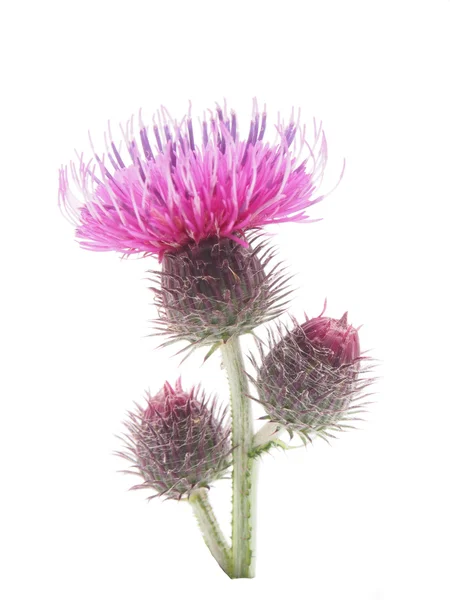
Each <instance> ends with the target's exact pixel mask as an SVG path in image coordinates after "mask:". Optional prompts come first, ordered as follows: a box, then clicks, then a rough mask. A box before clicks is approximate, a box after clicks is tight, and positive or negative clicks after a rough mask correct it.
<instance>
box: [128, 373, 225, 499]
mask: <svg viewBox="0 0 450 600" xmlns="http://www.w3.org/2000/svg"><path fill="white" fill-rule="evenodd" d="M225 419H226V414H225V411H217V410H216V401H215V400H213V402H212V403H211V406H208V404H207V399H206V396H205V393H204V392H201V391H200V390H199V388H193V389H191V391H190V392H185V391H183V389H182V387H181V382H180V380H178V381H177V383H176V385H175V389H173V388H172V387H171V386H170V384H169V383H165V384H164V386H163V388H162V389H161V390H160V391H159V392H158V393H157V394H156V395H155V396H150V395H149V396H148V398H147V406H146V407H145V408H139V410H138V411H137V412H136V413H129V419H128V422H127V423H126V426H127V429H128V431H129V434H128V435H127V436H126V450H127V452H126V453H123V452H122V453H119V454H120V455H121V456H122V457H124V458H126V459H127V460H129V461H131V462H132V463H133V469H132V470H131V471H130V472H132V473H134V474H138V475H140V476H141V477H142V479H143V483H141V484H139V485H136V486H134V487H133V488H132V489H141V488H152V489H154V490H155V492H156V494H155V495H165V496H166V497H168V498H175V499H179V498H181V497H183V496H186V495H189V493H190V492H191V491H192V490H193V489H194V488H199V487H208V486H209V484H210V483H211V482H212V481H214V480H216V479H219V478H220V477H222V476H223V475H224V471H225V470H226V469H227V467H228V466H229V464H230V441H229V435H230V427H229V424H228V422H226V421H225Z"/></svg>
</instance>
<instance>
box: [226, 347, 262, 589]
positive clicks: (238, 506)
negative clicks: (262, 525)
mask: <svg viewBox="0 0 450 600" xmlns="http://www.w3.org/2000/svg"><path fill="white" fill-rule="evenodd" d="M221 349H222V359H223V365H224V367H225V369H226V371H227V375H228V381H229V385H230V395H231V416H232V446H233V511H232V536H231V540H232V541H231V561H232V575H231V576H232V577H235V578H250V577H254V576H255V569H254V540H255V524H254V518H255V512H256V507H255V493H256V480H255V479H256V471H254V469H253V467H254V462H255V461H254V460H253V459H252V458H250V456H249V454H250V452H251V450H252V447H253V423H252V414H251V405H250V399H249V397H248V393H249V388H248V380H247V376H246V374H245V367H244V359H243V356H242V351H241V346H240V343H239V339H238V338H237V337H231V338H229V339H228V340H227V341H226V342H225V343H224V344H222V347H221Z"/></svg>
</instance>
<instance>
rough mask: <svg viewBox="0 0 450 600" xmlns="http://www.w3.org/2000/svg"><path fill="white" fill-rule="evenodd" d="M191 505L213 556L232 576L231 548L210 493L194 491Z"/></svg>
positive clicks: (190, 499)
mask: <svg viewBox="0 0 450 600" xmlns="http://www.w3.org/2000/svg"><path fill="white" fill-rule="evenodd" d="M189 503H190V504H191V506H192V508H193V510H194V514H195V516H196V518H197V522H198V524H199V527H200V529H201V531H202V533H203V538H204V540H205V543H206V545H207V546H208V548H209V550H210V552H211V554H212V555H213V556H214V558H215V559H216V561H217V562H218V563H219V565H220V566H221V567H222V569H223V570H224V571H225V573H227V575H230V570H231V564H230V558H231V557H230V547H229V544H228V542H227V540H226V539H225V536H224V535H223V533H222V530H221V529H220V525H219V523H218V522H217V519H216V517H215V515H214V512H213V509H212V506H211V504H210V503H209V499H208V491H207V490H206V489H205V488H199V489H197V490H194V491H193V492H192V493H191V494H190V496H189Z"/></svg>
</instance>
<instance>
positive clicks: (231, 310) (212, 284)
mask: <svg viewBox="0 0 450 600" xmlns="http://www.w3.org/2000/svg"><path fill="white" fill-rule="evenodd" d="M256 239H257V238H256V237H253V238H252V239H250V240H248V241H247V240H244V238H242V240H241V242H238V241H235V240H232V239H229V238H209V239H207V240H203V241H201V242H200V243H199V244H190V245H187V246H185V247H184V248H183V249H181V250H179V251H176V252H167V253H166V254H164V258H163V261H162V270H161V273H160V274H158V280H159V281H158V283H159V287H158V288H157V289H154V291H155V292H156V299H157V305H158V311H159V317H160V318H159V321H158V322H159V324H160V326H161V328H162V329H163V330H164V331H165V332H166V333H168V334H169V335H171V337H172V339H173V340H174V341H175V340H178V339H185V340H188V341H190V342H192V343H196V344H199V345H206V344H211V343H216V342H221V341H224V340H226V339H228V338H229V337H231V336H232V335H235V334H237V335H240V334H243V333H246V332H248V331H251V330H252V329H253V328H255V327H256V326H257V325H260V324H261V323H263V322H265V321H267V320H269V319H272V318H274V317H276V316H278V314H280V312H281V306H282V305H284V303H280V302H279V301H280V300H281V299H282V298H283V297H284V296H285V295H286V283H287V278H286V277H285V276H284V275H283V274H282V269H280V268H279V265H277V266H276V267H275V268H272V269H271V270H270V271H268V272H267V273H266V271H265V269H266V267H267V265H268V263H269V261H270V260H271V259H272V258H273V252H272V251H271V250H269V249H267V248H266V245H267V242H266V241H262V242H259V243H256V245H255V247H254V248H252V246H251V243H252V242H256ZM244 243H245V244H247V245H244Z"/></svg>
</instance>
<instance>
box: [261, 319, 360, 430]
mask: <svg viewBox="0 0 450 600" xmlns="http://www.w3.org/2000/svg"><path fill="white" fill-rule="evenodd" d="M278 333H279V338H281V339H279V338H278V341H277V339H275V335H273V334H271V336H270V340H269V346H270V351H269V352H268V353H267V355H265V356H264V355H263V351H262V346H260V351H261V359H262V360H261V365H260V366H258V365H257V363H256V361H255V360H254V359H253V364H254V366H255V367H256V369H257V378H256V379H255V384H256V386H257V389H258V393H259V401H260V402H261V404H262V405H263V406H264V408H265V410H266V412H267V414H268V415H269V418H270V420H271V421H273V422H276V423H280V424H282V425H283V426H284V427H285V428H286V429H287V430H288V431H289V432H291V433H292V432H297V433H299V434H300V435H301V436H302V437H306V438H308V437H309V435H310V434H311V433H317V434H321V433H322V432H325V433H326V431H327V430H330V429H337V428H339V429H342V428H344V427H345V422H346V421H349V420H350V419H351V417H352V415H354V414H355V413H356V412H358V411H359V408H360V406H361V405H358V404H357V401H358V400H360V399H361V398H362V394H361V392H362V390H363V389H364V388H365V387H366V386H367V384H368V383H369V382H370V380H369V379H367V378H360V377H359V376H360V374H361V373H362V372H363V371H364V369H361V362H362V361H363V360H365V359H364V358H362V357H361V353H360V346H359V336H358V331H357V330H356V329H355V328H354V327H352V326H351V325H349V324H348V323H347V313H345V314H344V316H343V317H342V318H341V319H339V320H338V319H331V318H328V317H322V316H320V317H317V318H314V319H309V320H307V321H306V323H304V324H303V325H299V324H298V323H297V322H296V321H294V328H293V329H292V330H291V331H285V332H283V330H282V328H281V326H279V328H278Z"/></svg>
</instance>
